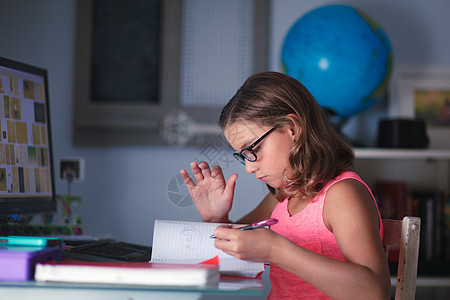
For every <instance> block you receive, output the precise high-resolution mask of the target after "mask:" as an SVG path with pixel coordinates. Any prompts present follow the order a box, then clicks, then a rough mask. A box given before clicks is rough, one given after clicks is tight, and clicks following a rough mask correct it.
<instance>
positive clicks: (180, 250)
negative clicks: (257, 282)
mask: <svg viewBox="0 0 450 300" xmlns="http://www.w3.org/2000/svg"><path fill="white" fill-rule="evenodd" d="M218 225H221V223H206V222H185V221H169V220H156V221H155V227H154V233H153V245H152V260H151V261H152V262H164V263H178V264H183V263H184V264H186V263H189V264H191V263H194V264H195V263H199V262H202V261H204V260H206V259H210V258H212V257H214V256H216V255H217V256H219V260H220V265H219V270H220V272H221V273H225V274H227V273H229V274H230V275H231V274H233V275H241V276H256V275H257V274H258V273H260V272H262V271H264V264H263V263H259V262H249V261H244V260H240V259H237V258H235V257H233V256H231V255H229V254H226V253H225V252H223V251H221V250H219V249H217V248H215V247H214V239H212V238H210V236H211V234H213V233H214V230H215V228H216V227H217V226H218ZM237 273H239V274H237Z"/></svg>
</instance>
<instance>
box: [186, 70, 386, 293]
mask: <svg viewBox="0 0 450 300" xmlns="http://www.w3.org/2000/svg"><path fill="white" fill-rule="evenodd" d="M219 125H220V126H221V128H222V129H223V130H224V134H225V137H226V138H227V140H228V142H229V143H230V144H231V146H232V147H233V148H234V149H235V150H237V151H236V152H235V153H234V156H235V157H236V158H237V160H238V161H240V162H241V163H243V164H244V165H245V170H246V172H247V173H249V174H254V175H255V177H256V178H257V179H259V180H261V181H262V182H265V183H266V184H267V185H268V186H269V190H270V193H269V194H268V195H267V196H266V197H265V198H264V199H263V200H262V202H261V203H260V204H259V205H258V206H257V207H256V208H255V209H254V210H253V211H252V212H250V213H249V214H247V215H246V216H244V217H243V218H242V219H241V220H239V221H238V223H253V222H257V221H260V220H263V219H266V218H269V217H273V218H276V219H278V221H279V222H278V223H277V224H275V225H272V226H271V227H270V229H266V228H262V229H256V230H237V229H236V228H235V227H236V226H234V228H232V227H226V226H219V227H217V228H216V230H215V231H214V235H215V236H216V237H217V238H216V240H215V246H216V247H217V248H218V249H221V250H223V251H225V252H226V253H228V254H231V255H233V256H235V257H237V258H240V259H244V260H251V261H263V262H269V263H270V280H271V284H272V289H271V292H270V295H269V298H270V299H329V298H333V299H389V297H390V276H389V270H388V265H387V260H386V255H385V253H384V250H383V246H382V244H381V237H382V235H383V227H382V223H381V218H380V214H379V212H378V208H377V206H376V203H375V200H374V197H373V195H372V193H371V191H370V189H369V187H368V186H367V185H366V184H365V183H364V182H363V181H362V180H361V178H360V177H359V176H358V175H357V174H355V173H353V172H352V171H351V169H352V166H353V161H354V155H353V151H352V148H351V146H350V144H349V143H348V142H347V141H346V140H345V139H343V138H342V137H341V136H340V135H339V134H337V133H336V132H335V131H334V130H333V129H332V128H331V126H330V125H329V122H328V120H327V118H326V117H325V115H324V113H323V110H322V109H321V108H320V107H319V105H318V104H317V102H316V101H315V100H314V98H313V97H312V95H311V94H310V93H309V92H308V90H307V89H306V88H305V87H304V86H303V85H302V84H301V83H300V82H298V81H297V80H295V79H293V78H291V77H289V76H287V75H284V74H282V73H276V72H262V73H258V74H255V75H253V76H251V77H250V78H249V79H247V81H246V82H245V83H244V85H243V86H242V87H241V88H240V89H239V90H238V91H237V93H236V95H235V96H234V97H233V98H232V99H231V100H230V102H229V103H228V104H227V105H226V106H225V108H224V109H223V111H222V114H221V116H220V120H219ZM190 166H191V169H192V172H193V177H194V179H195V181H194V180H193V179H192V178H190V177H189V175H188V174H187V172H186V170H181V175H182V177H183V179H184V182H185V183H186V186H187V188H188V190H189V192H190V194H191V197H192V199H193V200H194V203H195V205H196V208H197V210H198V211H199V213H200V216H201V218H202V220H203V221H206V222H230V221H229V220H228V213H229V211H230V210H231V206H232V203H233V196H234V187H235V183H236V180H237V174H233V175H231V176H230V177H229V178H228V180H225V178H224V175H223V173H222V170H221V168H220V167H219V166H214V167H213V168H212V169H211V168H210V167H209V166H208V164H207V163H206V162H201V163H200V164H197V163H195V162H192V163H191V165H190Z"/></svg>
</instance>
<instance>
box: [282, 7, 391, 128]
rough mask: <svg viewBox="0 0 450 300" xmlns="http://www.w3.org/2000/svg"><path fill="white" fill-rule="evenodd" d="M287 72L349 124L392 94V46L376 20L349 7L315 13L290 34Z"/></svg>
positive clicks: (286, 46) (284, 60) (284, 58)
mask: <svg viewBox="0 0 450 300" xmlns="http://www.w3.org/2000/svg"><path fill="white" fill-rule="evenodd" d="M281 61H282V66H283V71H284V72H285V73H286V74H288V75H290V76H292V77H294V78H296V79H297V80H299V81H300V82H302V83H303V84H304V85H305V86H306V87H307V88H308V89H309V91H310V92H311V93H312V95H313V96H314V97H315V99H316V101H317V102H318V103H319V105H320V106H321V107H323V108H327V109H330V110H331V111H333V112H334V114H335V116H337V117H340V118H343V119H346V118H348V117H351V116H353V115H355V114H358V113H360V112H362V111H363V110H366V109H367V108H369V107H371V106H372V105H373V104H375V102H377V101H378V100H379V99H380V98H381V97H382V96H383V95H384V94H385V92H386V90H387V87H388V84H389V80H390V76H391V72H392V51H391V44H390V42H389V39H388V37H387V35H386V33H385V32H384V31H383V30H382V29H381V27H380V25H379V24H378V23H377V22H375V21H374V20H373V19H372V18H371V17H369V16H368V15H367V14H365V13H364V12H362V11H361V10H358V9H355V8H353V7H350V6H346V5H327V6H323V7H319V8H317V9H315V10H312V11H310V12H308V13H307V14H305V15H304V16H302V17H301V18H300V19H298V20H297V21H296V22H295V23H294V25H293V26H292V27H291V28H290V29H289V31H288V33H287V35H286V37H285V40H284V43H283V48H282V51H281Z"/></svg>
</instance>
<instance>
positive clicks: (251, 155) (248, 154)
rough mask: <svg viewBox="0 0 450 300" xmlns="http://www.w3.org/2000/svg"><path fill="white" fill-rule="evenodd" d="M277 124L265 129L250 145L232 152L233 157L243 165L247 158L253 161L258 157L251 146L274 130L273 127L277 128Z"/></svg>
mask: <svg viewBox="0 0 450 300" xmlns="http://www.w3.org/2000/svg"><path fill="white" fill-rule="evenodd" d="M277 127H278V125H275V126H273V127H272V128H271V129H270V130H269V131H267V132H266V133H264V134H263V135H262V136H261V137H260V138H259V139H257V140H256V141H255V142H254V143H253V144H251V145H250V146H248V147H246V148H244V149H242V150H241V151H236V152H234V153H233V156H234V158H236V159H237V160H238V161H239V162H240V163H241V164H243V165H245V160H248V161H250V162H254V161H256V160H257V159H258V157H257V156H256V153H255V151H254V150H253V148H254V147H255V146H256V145H258V144H259V143H260V142H261V141H262V140H263V139H264V138H265V137H266V136H268V135H269V133H271V132H272V131H274V130H275V128H277Z"/></svg>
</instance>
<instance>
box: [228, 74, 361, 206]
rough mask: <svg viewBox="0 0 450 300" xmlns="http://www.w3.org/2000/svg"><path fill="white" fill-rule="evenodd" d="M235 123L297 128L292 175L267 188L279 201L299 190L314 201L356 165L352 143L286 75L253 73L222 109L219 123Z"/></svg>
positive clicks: (291, 154) (304, 91)
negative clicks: (283, 182) (279, 186)
mask: <svg viewBox="0 0 450 300" xmlns="http://www.w3.org/2000/svg"><path fill="white" fill-rule="evenodd" d="M293 115H295V116H297V118H295V117H293ZM237 121H247V122H254V123H256V124H259V125H264V126H270V127H272V126H275V125H281V126H283V125H287V124H293V125H294V126H295V128H296V130H295V132H296V134H297V137H296V138H295V141H294V145H293V147H292V149H291V151H290V155H289V162H290V165H291V167H292V172H293V174H294V176H293V178H289V179H288V178H286V177H285V179H286V180H287V181H288V185H287V187H286V188H283V189H279V190H277V191H275V190H274V189H273V188H271V187H270V186H269V189H270V191H271V192H272V193H277V196H279V198H280V199H281V198H283V199H284V198H285V197H292V196H294V195H297V194H299V193H301V194H302V195H303V196H306V197H308V198H311V199H312V197H314V196H315V195H316V194H318V193H319V192H320V191H321V190H322V188H323V187H324V185H325V184H326V183H327V182H328V181H330V180H331V179H333V178H335V177H336V176H338V175H339V174H341V173H342V172H344V171H347V170H350V169H352V168H353V162H354V154H353V150H352V146H351V144H350V143H349V142H348V140H347V139H346V138H344V137H343V136H342V135H340V134H339V133H337V132H336V131H335V130H334V129H333V128H332V127H331V125H330V122H329V121H328V118H327V116H326V114H325V111H324V109H322V108H321V107H320V106H319V105H318V103H317V102H316V101H315V99H314V97H313V96H312V95H311V93H310V92H309V91H308V90H307V89H306V88H305V86H304V85H303V84H301V83H300V82H299V81H297V80H295V79H294V78H292V77H290V76H288V75H285V74H283V73H278V72H261V73H256V74H254V75H252V76H250V77H249V78H248V79H247V80H246V81H245V83H244V84H243V85H242V87H241V88H240V89H239V90H238V91H237V92H236V94H235V95H234V96H233V98H231V100H230V101H229V102H228V104H227V105H226V106H225V107H224V108H223V110H222V113H221V116H220V119H219V126H220V127H221V128H222V129H224V128H226V127H227V126H229V125H231V124H233V123H235V122H237ZM299 133H301V134H299ZM283 176H284V174H283Z"/></svg>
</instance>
